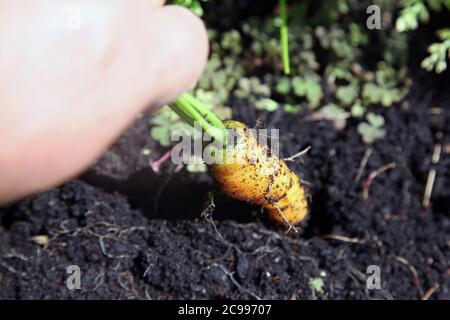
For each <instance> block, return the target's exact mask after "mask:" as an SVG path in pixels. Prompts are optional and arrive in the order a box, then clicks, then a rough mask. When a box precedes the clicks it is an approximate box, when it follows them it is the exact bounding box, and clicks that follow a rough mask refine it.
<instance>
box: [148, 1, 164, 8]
mask: <svg viewBox="0 0 450 320" xmlns="http://www.w3.org/2000/svg"><path fill="white" fill-rule="evenodd" d="M147 1H148V3H149V4H150V5H152V6H155V7H162V6H163V5H164V4H165V2H166V1H165V0H147Z"/></svg>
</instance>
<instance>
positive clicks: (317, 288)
mask: <svg viewBox="0 0 450 320" xmlns="http://www.w3.org/2000/svg"><path fill="white" fill-rule="evenodd" d="M308 286H309V288H310V289H311V290H312V291H313V292H319V293H323V287H324V283H323V280H322V278H311V279H309V281H308Z"/></svg>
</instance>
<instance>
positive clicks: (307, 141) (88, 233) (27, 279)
mask: <svg viewBox="0 0 450 320" xmlns="http://www.w3.org/2000/svg"><path fill="white" fill-rule="evenodd" d="M447 83H448V76H436V75H433V74H430V73H424V72H421V71H419V72H416V75H415V77H413V85H412V88H411V90H410V93H409V95H408V96H407V97H406V98H405V99H404V100H403V101H402V102H401V103H398V104H396V105H394V106H393V107H391V108H382V107H379V108H378V109H376V111H377V114H380V115H382V116H383V117H384V119H385V122H386V124H385V128H386V137H385V138H384V139H380V140H378V141H376V142H375V143H373V144H372V145H367V144H365V143H363V142H362V140H361V136H360V135H359V134H358V131H357V125H358V122H357V121H356V120H354V119H349V120H348V121H347V124H346V126H345V128H343V129H337V128H336V126H335V125H334V123H333V122H332V121H326V120H320V119H319V120H317V119H316V120H315V117H314V116H312V115H313V114H315V115H317V113H314V111H310V110H302V111H300V112H299V113H298V114H295V115H292V114H287V113H285V112H284V111H283V110H282V109H281V108H280V109H279V110H277V111H275V112H272V113H269V112H264V111H258V110H255V108H254V107H253V106H252V105H251V104H246V103H244V102H243V101H242V100H240V99H237V98H231V99H230V106H231V109H232V111H233V118H235V119H237V120H240V121H243V122H245V123H247V124H249V125H254V124H255V123H256V121H257V120H258V119H259V120H260V121H261V123H262V125H263V126H264V127H267V128H278V129H280V139H281V140H280V147H281V153H282V155H283V156H285V157H287V156H291V155H293V154H295V153H297V152H299V151H301V150H303V149H304V148H306V147H308V146H311V150H310V151H309V152H308V153H307V154H305V155H304V156H302V157H301V159H297V161H295V162H289V163H288V165H289V166H290V167H291V168H292V169H293V170H295V171H296V172H297V173H298V174H299V176H300V177H301V178H302V180H303V181H305V183H306V185H307V186H308V191H309V194H310V196H311V207H310V212H309V218H308V221H306V222H305V223H303V224H302V225H301V228H300V229H301V231H300V232H299V233H296V234H285V233H284V232H283V230H282V229H280V228H279V227H277V226H276V225H274V224H273V223H272V222H270V221H268V220H267V218H265V217H264V215H263V214H261V212H260V209H259V208H257V207H255V206H252V205H250V204H245V203H241V202H237V201H234V200H232V199H229V198H227V197H225V196H224V195H222V194H221V193H220V191H218V190H217V189H216V187H215V185H214V183H213V181H212V179H211V177H210V176H209V175H208V174H207V173H189V172H187V171H186V170H180V171H178V170H176V168H175V167H174V166H173V165H172V164H171V163H170V162H167V163H165V164H164V165H163V167H162V169H161V172H158V173H155V172H154V171H153V170H152V169H151V168H150V166H149V163H148V162H149V160H150V159H156V158H158V157H159V156H160V155H161V154H162V153H163V152H165V151H166V150H165V149H164V148H161V147H159V146H158V145H157V144H156V142H154V141H153V140H152V139H151V138H150V137H149V135H148V130H149V127H148V121H149V117H148V116H142V117H140V118H139V119H138V120H137V121H136V122H135V124H134V125H133V126H131V127H130V128H129V129H128V131H127V132H126V133H125V134H124V135H123V136H122V137H121V138H120V139H119V140H118V141H117V143H116V144H115V145H114V146H112V147H111V148H110V150H108V151H107V153H106V154H105V155H104V156H103V158H102V159H100V160H99V161H98V162H97V163H96V164H95V165H94V166H92V167H91V168H90V169H89V170H88V171H87V172H86V173H84V174H83V175H82V176H80V177H79V178H77V179H75V180H73V181H70V182H68V183H66V184H64V185H62V186H60V187H58V188H55V189H53V190H51V191H48V192H46V193H43V194H40V195H36V196H33V197H30V198H27V199H25V200H23V201H20V202H18V203H16V204H14V205H11V206H9V207H6V208H0V222H1V224H0V286H1V288H2V289H1V290H0V298H2V299H17V298H19V299H42V298H53V299H61V298H76V299H91V298H95V299H257V298H262V299H316V298H318V299H421V298H427V299H428V298H429V299H450V281H449V278H450V267H449V265H448V262H449V259H450V238H449V235H450V219H449V215H450V206H449V203H450V189H449V188H448V186H449V185H450V127H449V126H448V123H449V121H450V92H449V91H448V88H447V86H446V84H447ZM438 144H439V145H440V146H441V152H440V159H439V161H438V162H437V163H433V162H432V158H433V153H434V151H435V146H436V145H438ZM143 149H150V150H151V153H150V155H145V154H143V152H142V150H143ZM368 150H370V151H368ZM364 160H366V161H364ZM389 164H393V165H392V166H390V167H389V168H390V169H388V170H386V171H384V172H380V173H379V174H378V175H377V176H376V177H375V178H374V179H373V181H372V182H371V183H368V181H369V180H370V178H369V177H370V175H371V174H373V173H374V172H376V171H377V170H378V169H380V168H383V166H385V165H389ZM394 165H395V167H394ZM431 169H435V170H436V179H435V181H434V184H433V189H432V193H431V198H430V204H429V206H426V207H424V205H423V199H424V192H425V188H426V185H427V179H428V175H429V172H430V170H431ZM372 176H373V175H372ZM365 188H366V191H367V192H368V197H367V199H365V198H364V189H365ZM211 198H212V199H213V201H214V204H215V207H214V208H213V209H211ZM36 236H44V237H41V238H35V237H36ZM69 265H78V266H79V267H80V269H81V289H80V290H68V288H67V287H66V285H65V282H66V279H67V273H66V268H67V267H68V266H69ZM370 265H377V266H379V267H380V271H381V289H372V290H370V289H368V288H367V285H366V281H367V277H368V274H367V273H366V271H367V268H368V267H369V266H370ZM319 279H320V280H319Z"/></svg>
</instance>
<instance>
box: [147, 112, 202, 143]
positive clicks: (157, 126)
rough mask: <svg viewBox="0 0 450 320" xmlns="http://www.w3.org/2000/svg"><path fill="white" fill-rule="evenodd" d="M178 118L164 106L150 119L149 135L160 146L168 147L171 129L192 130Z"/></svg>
mask: <svg viewBox="0 0 450 320" xmlns="http://www.w3.org/2000/svg"><path fill="white" fill-rule="evenodd" d="M179 119H180V118H179V117H178V116H177V115H176V113H175V112H173V111H172V110H170V109H169V108H168V107H164V108H163V109H162V110H161V111H159V112H158V114H156V115H155V116H154V117H153V118H152V119H151V120H150V124H151V129H150V136H151V137H152V139H153V140H156V141H158V142H159V144H160V145H161V146H163V147H168V146H170V144H171V141H170V136H171V134H172V132H173V131H175V130H179V129H185V130H187V132H193V129H192V128H191V127H190V126H189V125H188V124H186V123H184V122H182V121H180V120H179Z"/></svg>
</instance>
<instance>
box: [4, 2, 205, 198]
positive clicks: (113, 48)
mask: <svg viewBox="0 0 450 320" xmlns="http://www.w3.org/2000/svg"><path fill="white" fill-rule="evenodd" d="M162 2H163V1H162V0H154V1H151V0H133V1H128V0H22V1H14V0H0V147H1V149H0V203H2V202H3V203H4V202H7V201H13V200H16V199H18V198H20V197H23V196H26V195H29V194H31V193H34V192H39V191H43V190H46V189H48V188H51V187H53V186H55V185H57V184H59V183H62V182H63V181H65V180H67V179H70V178H72V177H74V176H75V175H76V174H79V173H80V172H81V171H82V170H83V169H85V168H86V167H88V166H89V165H90V164H91V163H92V162H93V161H94V160H95V159H96V158H98V157H99V156H100V155H101V154H102V153H103V152H104V151H105V149H106V148H107V147H108V146H109V145H110V144H111V143H112V142H113V141H114V140H115V139H116V138H117V137H118V136H119V135H120V133H121V132H122V131H123V130H125V128H126V127H127V126H128V125H129V124H130V123H131V122H132V121H133V120H134V119H135V118H136V116H137V115H138V113H139V112H140V111H142V110H143V109H144V108H145V107H149V108H150V109H151V110H156V109H157V108H158V107H160V106H162V105H163V104H164V103H166V102H169V101H171V100H173V99H175V98H176V97H178V96H179V95H180V94H181V93H182V92H183V91H185V90H187V89H188V88H189V87H191V86H192V85H193V84H194V83H195V82H196V80H197V78H198V77H199V75H200V74H201V72H202V70H203V68H204V65H205V62H206V59H207V51H208V43H207V35H206V30H205V28H204V26H203V24H202V22H201V20H200V19H198V18H197V17H195V16H194V15H193V14H192V13H191V12H189V11H188V10H186V9H183V8H180V7H175V6H164V7H163V3H162Z"/></svg>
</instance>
